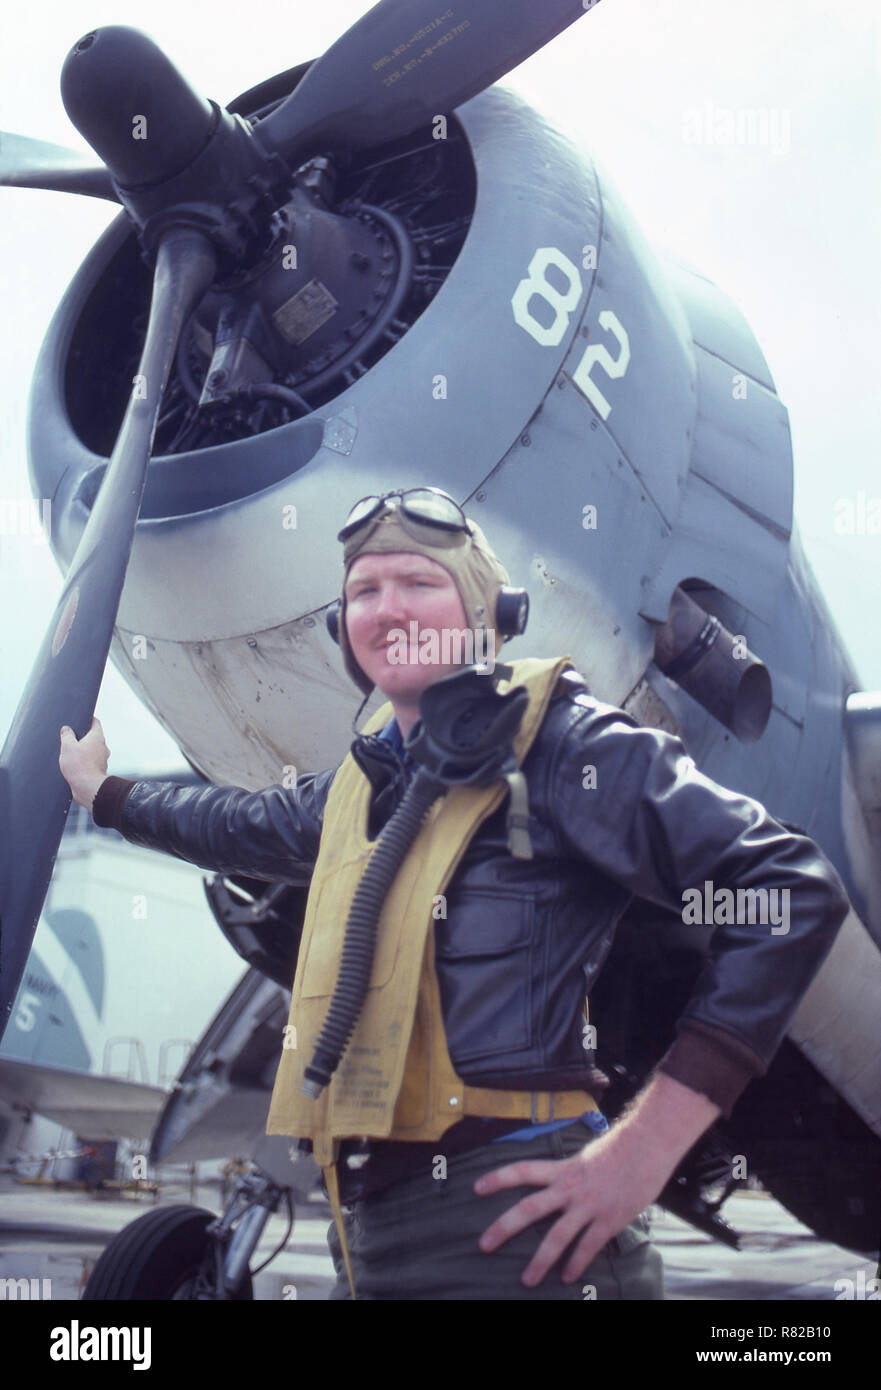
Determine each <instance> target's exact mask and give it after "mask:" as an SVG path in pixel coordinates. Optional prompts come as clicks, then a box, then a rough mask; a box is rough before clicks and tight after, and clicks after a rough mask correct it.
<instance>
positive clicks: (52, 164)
mask: <svg viewBox="0 0 881 1390" xmlns="http://www.w3.org/2000/svg"><path fill="white" fill-rule="evenodd" d="M0 184H6V185H7V186H8V187H10V188H48V189H51V190H52V191H53V192H56V193H83V194H85V195H86V197H88V198H107V199H108V201H109V202H111V203H118V202H119V197H118V195H117V192H116V189H115V188H114V187H113V181H112V180H111V178H110V171H109V170H108V169H105V167H104V165H103V164H90V163H89V161H88V160H87V159H86V158H85V156H84V155H81V154H78V153H77V151H76V150H67V149H65V148H64V146H63V145H50V144H48V143H47V142H46V141H45V140H32V139H31V138H30V136H28V135H9V134H7V132H6V131H0Z"/></svg>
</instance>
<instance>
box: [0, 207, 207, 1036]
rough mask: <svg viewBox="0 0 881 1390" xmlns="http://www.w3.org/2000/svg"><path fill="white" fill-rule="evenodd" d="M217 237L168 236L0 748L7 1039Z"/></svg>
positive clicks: (0, 978)
mask: <svg viewBox="0 0 881 1390" xmlns="http://www.w3.org/2000/svg"><path fill="white" fill-rule="evenodd" d="M215 268H216V261H215V255H214V251H213V249H212V246H211V243H210V242H209V241H208V240H207V238H205V237H203V236H202V234H201V233H200V232H197V231H194V230H190V229H184V228H177V227H175V228H172V229H171V230H169V231H168V232H167V233H166V235H165V236H164V237H163V238H162V240H161V242H160V244H159V250H158V255H157V261H156V276H155V280H154V286H153V300H152V304H151V306H150V321H149V324H148V327H147V336H146V340H145V343H144V350H143V353H142V355H141V361H140V364H139V366H138V374H137V376H136V377H135V378H134V382H133V390H132V395H131V397H130V399H129V403H128V406H127V408H126V412H125V417H124V419H123V422H122V427H121V429H120V432H119V437H118V438H117V441H116V446H115V448H114V450H113V455H112V457H111V460H110V464H109V467H108V469H107V473H106V475H105V478H104V482H103V483H102V485H101V490H100V492H99V493H98V497H97V499H96V502H95V505H94V507H93V508H92V515H91V516H90V518H89V521H88V523H87V525H86V529H85V531H84V532H83V535H82V539H81V540H80V543H79V545H78V547H77V551H76V554H75V555H74V557H73V561H72V562H71V566H70V569H69V571H68V573H67V576H66V578H65V581H64V589H63V591H62V594H61V597H60V599H59V600H58V605H57V607H56V609H55V613H54V615H53V617H52V619H51V621H50V623H49V627H48V629H47V632H46V636H45V638H44V639H43V644H42V647H41V648H40V653H39V655H38V657H37V660H36V663H35V665H34V669H33V671H32V673H31V676H30V678H29V680H28V684H27V686H26V688H25V691H24V694H23V695H22V698H21V700H20V702H19V706H18V709H17V710H16V713H15V718H14V719H13V721H12V726H11V728H10V731H9V734H8V736H7V739H6V743H5V744H4V747H3V751H2V753H0V1037H2V1033H3V1029H4V1028H5V1025H6V1022H7V1020H8V1018H9V1014H10V1012H11V1009H12V1004H13V1001H14V999H15V996H16V993H17V991H18V986H19V983H20V981H21V976H22V973H23V971H24V967H25V963H26V961H27V957H28V952H29V951H30V948H31V942H32V940H33V936H34V932H35V931H36V927H37V922H38V921H39V917H40V912H41V910H42V906H43V901H44V899H45V896H46V890H47V888H48V886H49V879H50V877H51V873H52V865H53V863H54V861H55V856H56V854H57V852H58V845H59V842H60V840H61V834H62V831H63V829H64V821H65V817H66V814H67V810H68V807H69V805H70V790H69V788H68V785H67V783H66V782H65V780H64V778H63V777H62V775H61V772H60V769H59V767H58V755H59V752H60V738H59V730H60V729H61V726H62V724H68V725H69V726H70V727H71V728H72V729H73V731H74V733H75V734H76V735H77V737H78V738H82V737H83V736H84V735H85V734H86V733H87V732H88V730H89V728H90V727H91V722H92V715H93V714H94V710H95V702H96V701H97V698H98V691H99V689H100V685H101V677H102V675H103V673H104V667H105V665H106V663H107V653H108V651H109V649H110V639H111V637H112V635H113V626H114V623H115V621H116V614H117V610H118V608H119V599H120V595H121V593H122V588H123V584H124V582H125V574H126V569H127V567H128V560H129V554H130V552H131V547H132V540H133V538H134V530H135V523H136V522H137V519H138V511H139V508H140V505H141V497H142V494H143V491H144V484H145V482H146V477H147V466H148V463H149V460H150V450H151V447H152V443H153V435H154V432H155V429H156V419H157V416H158V412H159V406H160V403H161V401H162V393H163V391H164V389H165V385H166V382H167V379H168V373H169V369H170V367H171V363H172V360H173V358H174V354H175V351H176V348H177V343H178V338H179V337H180V332H181V329H182V327H183V324H184V323H185V322H186V319H187V318H188V316H189V314H190V313H191V312H192V310H193V309H194V308H195V307H196V305H197V304H198V303H199V301H200V300H201V298H202V295H203V294H204V292H205V290H206V289H207V288H208V287H209V286H210V285H211V283H212V281H213V279H214V274H215Z"/></svg>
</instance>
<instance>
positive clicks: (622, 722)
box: [93, 671, 849, 1114]
mask: <svg viewBox="0 0 881 1390" xmlns="http://www.w3.org/2000/svg"><path fill="white" fill-rule="evenodd" d="M360 742H361V741H360V740H358V739H356V741H355V744H353V753H354V755H355V757H356V760H357V761H358V763H359V766H360V767H361V768H362V771H363V772H364V773H365V775H366V776H368V777H369V778H370V780H371V782H372V783H373V785H374V794H373V801H372V809H371V824H370V834H371V836H375V835H376V834H378V833H379V830H380V829H381V827H382V825H383V824H384V823H385V820H386V819H387V817H388V816H389V815H390V814H391V812H392V811H393V809H394V807H395V806H396V804H397V802H398V801H399V800H400V797H401V795H402V794H403V790H404V787H405V785H406V782H407V778H408V771H407V769H406V768H405V766H404V764H403V763H402V762H401V760H400V759H399V758H398V756H397V754H396V753H395V752H394V750H393V749H392V748H390V747H387V751H386V748H383V749H382V750H380V756H377V755H376V743H375V740H374V741H373V743H372V744H371V745H368V744H367V743H366V742H365V743H364V745H363V747H360V748H359V743H360ZM591 769H592V772H591V771H590V770H591ZM522 770H523V773H524V775H525V777H526V781H527V786H528V793H529V816H530V821H529V830H530V835H531V839H532V845H533V852H534V858H533V859H531V860H521V859H514V858H512V856H511V854H510V853H509V852H508V846H507V836H506V830H505V817H506V812H507V804H508V802H507V797H506V798H505V799H504V800H503V802H502V804H501V806H500V807H499V809H498V810H497V811H496V812H494V813H493V814H492V815H491V816H490V817H489V818H488V819H487V820H486V821H485V822H484V823H483V824H482V825H481V827H480V828H479V830H478V831H477V833H476V834H475V836H474V837H473V839H472V841H471V843H470V844H469V846H468V848H467V850H466V853H465V855H464V857H463V859H462V861H461V862H460V864H459V866H458V868H457V869H456V871H455V873H454V875H453V878H452V879H451V881H450V884H449V885H448V888H447V891H446V899H447V904H446V906H447V916H446V919H439V920H438V921H437V922H436V923H435V926H434V930H435V967H436V971H437V978H438V984H439V988H440V995H441V1003H442V1008H443V1018H444V1027H445V1031H446V1037H447V1045H448V1048H449V1053H450V1058H451V1060H452V1062H453V1065H454V1067H455V1070H456V1072H457V1074H458V1075H459V1076H460V1077H461V1078H462V1080H463V1081H464V1082H466V1083H467V1084H468V1085H471V1086H488V1087H504V1088H511V1089H516V1090H568V1089H577V1088H579V1087H584V1088H586V1089H590V1084H591V1073H590V1065H589V1064H590V1062H591V1057H590V1055H589V1054H586V1053H585V1050H584V1048H583V1046H582V1042H583V1022H584V1017H583V1006H584V997H585V993H586V992H588V993H589V987H590V983H591V981H592V980H594V979H595V978H596V974H597V972H598V970H599V968H600V966H601V965H602V962H603V960H604V958H605V956H606V954H607V952H608V950H609V948H610V945H611V940H612V935H613V929H614V927H615V924H616V922H617V921H618V919H619V918H620V917H621V915H622V913H623V912H624V910H625V908H626V907H627V906H628V903H629V902H630V901H631V898H632V897H633V895H637V896H639V897H642V898H646V899H649V900H650V901H652V902H655V903H658V904H660V905H661V906H663V907H664V908H667V909H670V910H672V911H674V912H675V913H676V914H677V915H680V914H681V913H682V911H683V902H684V898H683V895H684V894H685V893H686V892H687V891H689V890H695V889H697V890H699V891H700V894H701V898H702V899H703V898H704V895H705V885H706V883H707V881H709V882H710V884H711V885H712V888H714V889H719V888H729V889H734V890H737V889H738V888H755V889H767V890H773V889H777V890H783V889H786V890H789V893H788V908H789V911H788V929H787V930H785V931H784V930H783V929H782V928H781V927H777V928H776V929H775V930H772V927H771V925H769V924H768V923H765V924H762V923H761V922H756V923H754V924H750V923H749V922H746V923H743V922H741V923H740V924H737V923H735V924H730V925H729V924H725V923H724V922H723V923H720V924H718V925H715V926H713V925H712V924H709V923H708V924H707V930H708V931H714V936H713V946H712V950H711V952H710V954H709V957H708V960H707V963H706V965H705V967H704V969H703V970H702V972H701V975H700V978H699V979H698V982H697V984H696V986H695V989H694V992H693V994H692V996H691V999H690V1000H689V1002H688V1004H687V1006H686V1008H685V1010H684V1012H683V1014H682V1016H681V1018H680V1020H679V1024H678V1036H677V1038H676V1041H675V1042H674V1043H673V1045H672V1047H671V1048H670V1049H669V1051H668V1052H667V1054H666V1056H665V1057H664V1059H663V1060H662V1061H661V1062H660V1063H659V1069H660V1070H662V1071H665V1072H666V1073H667V1074H669V1075H671V1076H673V1077H674V1078H676V1079H677V1080H679V1081H681V1082H682V1083H683V1084H685V1085H687V1086H690V1087H691V1088H692V1089H694V1090H698V1091H702V1092H704V1093H705V1094H707V1095H708V1096H709V1097H710V1098H711V1099H712V1100H714V1101H715V1102H716V1104H718V1105H719V1106H720V1107H721V1109H722V1110H723V1113H726V1114H730V1111H731V1107H732V1106H733V1104H734V1102H735V1101H736V1099H737V1097H738V1096H739V1094H740V1093H741V1091H742V1090H743V1088H744V1086H745V1085H746V1084H747V1082H748V1081H749V1080H750V1079H751V1077H752V1076H755V1075H761V1074H762V1073H763V1072H764V1071H765V1070H766V1069H767V1065H768V1063H769V1062H770V1060H771V1058H772V1056H773V1054H774V1052H775V1051H776V1049H777V1047H778V1045H779V1044H780V1042H781V1040H782V1038H783V1035H784V1033H785V1031H786V1027H787V1024H788V1022H789V1019H790V1017H791V1016H792V1014H793V1013H794V1011H795V1009H796V1007H797V1005H798V1002H799V1000H800V998H801V996H802V994H803V993H804V991H805V990H806V988H807V986H808V984H809V983H810V981H811V979H812V978H813V976H814V974H815V973H816V971H817V969H818V968H819V966H820V964H821V963H822V961H823V959H824V957H825V956H826V954H827V952H828V951H829V949H830V947H831V945H832V942H833V940H834V937H835V935H836V932H837V930H838V928H839V926H840V925H841V923H842V921H843V920H844V918H845V916H846V915H847V912H848V907H849V904H848V898H847V894H846V892H845V889H844V886H843V884H842V882H841V880H840V878H839V876H838V874H837V873H836V871H835V869H834V867H833V866H832V864H831V863H830V862H829V860H828V859H827V858H826V857H825V855H824V854H823V853H822V851H821V850H820V849H819V848H818V847H817V845H816V844H814V842H813V841H812V840H810V839H808V838H807V837H806V836H804V835H800V834H797V833H793V832H790V831H789V830H787V829H785V828H784V827H783V826H782V825H780V824H779V822H777V821H776V820H774V819H773V818H772V817H771V816H770V815H769V814H768V812H767V811H766V810H765V809H764V807H763V806H761V805H760V804H759V803H758V802H757V801H754V800H753V799H751V798H749V797H746V796H742V795H740V794H739V793H737V792H733V791H729V790H727V789H726V788H724V787H721V786H720V785H719V784H718V783H716V782H713V781H711V780H710V779H709V778H708V777H705V776H704V775H703V774H702V773H701V772H699V771H698V770H697V769H696V767H695V765H694V763H693V761H692V760H691V758H690V757H689V756H688V755H687V753H686V751H685V748H684V746H683V744H682V742H681V741H680V740H679V739H677V738H674V737H672V736H671V735H669V734H666V733H663V732H661V731H659V730H657V729H653V728H643V727H641V726H639V725H637V724H636V723H635V721H634V720H633V719H631V717H630V716H629V715H627V714H626V713H624V712H623V711H622V710H620V709H617V708H615V707H614V706H612V705H607V704H603V703H602V702H600V701H598V700H595V699H594V698H593V697H592V696H590V695H589V694H588V693H587V688H586V683H585V682H584V679H583V677H581V676H579V675H578V673H577V672H574V671H568V672H566V673H565V674H564V675H563V676H562V677H561V678H560V680H559V682H558V685H557V690H556V693H555V695H554V697H553V698H552V700H551V703H550V705H549V707H548V711H547V713H546V715H545V718H544V720H543V722H542V725H541V728H540V729H539V731H538V734H537V735H536V737H535V740H534V742H533V744H532V747H531V748H530V750H529V752H528V754H527V756H526V758H525V760H524V763H523V769H522ZM335 771H336V768H330V769H327V770H326V771H323V772H319V773H316V774H310V775H303V776H301V777H300V778H299V779H298V782H297V785H296V787H295V788H292V789H286V788H284V787H282V786H273V787H268V788H266V789H265V790H263V791H259V792H248V791H245V790H242V789H241V788H235V787H207V788H191V787H178V786H175V785H174V784H173V783H170V782H149V781H144V782H135V783H131V782H127V781H125V780H124V779H121V778H115V777H110V778H108V779H107V780H106V781H105V783H104V784H103V786H102V787H101V789H100V790H99V793H98V796H97V797H96V800H95V806H94V807H93V814H94V816H95V820H96V822H97V823H98V824H104V825H114V826H115V827H116V828H117V829H119V830H120V831H121V832H122V834H123V835H124V836H125V837H126V839H128V840H130V841H132V842H133V843H135V844H141V845H146V846H149V847H151V848H154V849H160V850H164V851H166V852H168V853H172V854H174V855H176V856H178V857H179V858H182V859H186V860H189V861H191V862H192V863H195V864H198V865H200V866H201V867H203V868H206V869H214V870H217V871H219V872H223V873H241V874H246V875H250V876H252V877H256V878H265V879H267V880H283V881H286V882H289V883H295V884H308V882H309V880H310V878H311V875H312V869H313V866H314V864H315V860H316V857H317V853H318V844H319V839H320V835H321V823H322V814H323V809H324V804H325V800H326V797H327V793H328V789H329V786H330V783H331V781H332V779H333V776H334V773H335ZM712 888H711V894H712ZM771 900H772V901H774V900H775V897H774V895H773V894H772V898H771ZM776 901H778V902H783V901H785V899H784V898H782V897H781V896H779V894H778V895H777V897H776ZM586 982H587V990H586V987H585V986H586Z"/></svg>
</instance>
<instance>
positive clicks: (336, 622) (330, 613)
mask: <svg viewBox="0 0 881 1390" xmlns="http://www.w3.org/2000/svg"><path fill="white" fill-rule="evenodd" d="M340 607H341V604H340V601H339V599H337V601H336V603H332V604H331V605H330V607H329V608H328V610H327V612H326V613H325V615H324V621H325V623H326V624H327V630H328V632H329V633H330V635H331V637H332V638H333V640H334V642H336V644H337V646H339V644H340Z"/></svg>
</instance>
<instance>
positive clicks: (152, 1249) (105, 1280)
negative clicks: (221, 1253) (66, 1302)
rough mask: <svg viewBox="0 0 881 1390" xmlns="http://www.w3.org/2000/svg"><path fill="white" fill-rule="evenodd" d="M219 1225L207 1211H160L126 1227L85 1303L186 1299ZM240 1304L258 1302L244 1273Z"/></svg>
mask: <svg viewBox="0 0 881 1390" xmlns="http://www.w3.org/2000/svg"><path fill="white" fill-rule="evenodd" d="M214 1220H216V1217H215V1215H214V1213H213V1212H210V1211H206V1210H205V1208H204V1207H189V1206H173V1207H159V1208H158V1209H157V1210H156V1211H149V1212H147V1213H146V1215H145V1216H140V1217H139V1218H138V1220H137V1221H132V1222H131V1224H130V1225H128V1226H126V1227H124V1229H123V1230H121V1231H120V1232H119V1235H117V1236H114V1238H113V1240H112V1241H111V1242H110V1244H109V1245H108V1246H107V1247H106V1248H105V1250H104V1251H103V1253H102V1255H101V1257H100V1259H99V1260H98V1263H97V1264H96V1265H95V1268H94V1269H93V1270H92V1273H91V1275H90V1276H89V1282H88V1283H87V1284H86V1287H85V1289H84V1290H83V1294H82V1297H83V1300H84V1301H87V1302H88V1301H96V1300H103V1301H124V1300H138V1299H186V1298H188V1297H190V1296H191V1290H192V1286H193V1283H194V1281H195V1277H196V1275H197V1274H198V1272H199V1269H200V1268H201V1265H202V1261H203V1259H204V1257H205V1253H206V1251H207V1249H208V1247H209V1245H210V1243H211V1238H210V1236H208V1235H207V1234H206V1229H207V1227H208V1225H209V1224H210V1223H211V1222H212V1221H214ZM231 1297H232V1298H233V1299H234V1300H236V1301H240V1300H247V1299H252V1298H253V1297H254V1290H253V1287H252V1284H251V1274H250V1271H249V1270H245V1273H244V1274H243V1275H242V1279H241V1282H240V1283H239V1286H238V1288H237V1289H236V1290H235V1292H234V1293H233V1294H232V1295H231Z"/></svg>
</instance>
